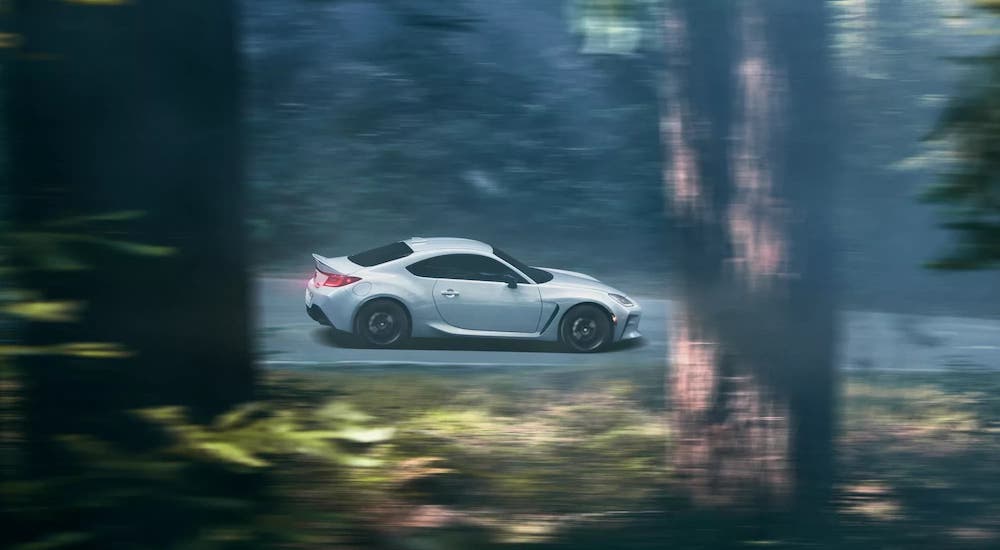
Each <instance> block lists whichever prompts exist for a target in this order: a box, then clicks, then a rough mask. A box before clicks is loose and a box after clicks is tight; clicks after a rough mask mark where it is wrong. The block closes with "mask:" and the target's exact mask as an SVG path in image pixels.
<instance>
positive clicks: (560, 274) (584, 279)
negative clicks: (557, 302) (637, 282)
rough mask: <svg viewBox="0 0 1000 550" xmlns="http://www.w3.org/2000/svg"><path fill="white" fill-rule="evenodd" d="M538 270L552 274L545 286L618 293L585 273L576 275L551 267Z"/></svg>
mask: <svg viewBox="0 0 1000 550" xmlns="http://www.w3.org/2000/svg"><path fill="white" fill-rule="evenodd" d="M538 269H544V270H545V271H548V272H549V273H551V274H552V280H551V281H549V282H548V283H545V284H556V285H560V286H577V287H587V288H593V289H597V290H603V291H606V292H619V291H618V290H616V289H615V288H613V287H610V286H608V285H606V284H604V283H602V282H601V281H598V280H597V279H595V278H593V277H591V276H590V275H587V274H585V273H577V272H576V271H567V270H565V269H553V268H551V267H539V268H538Z"/></svg>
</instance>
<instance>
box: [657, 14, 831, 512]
mask: <svg viewBox="0 0 1000 550" xmlns="http://www.w3.org/2000/svg"><path fill="white" fill-rule="evenodd" d="M672 6H673V7H671V8H670V9H668V11H667V12H666V20H665V26H664V35H665V38H666V41H667V44H666V52H667V56H668V58H667V78H666V82H665V85H664V86H665V88H664V107H663V111H662V118H661V133H662V142H663V144H664V148H665V152H664V155H665V163H664V166H665V169H664V182H665V184H666V186H667V191H666V196H667V197H668V205H667V208H668V210H669V211H670V213H671V215H672V217H673V219H674V221H675V227H674V230H673V236H674V240H675V242H674V249H673V250H675V251H676V254H675V255H676V263H677V268H678V273H677V279H678V282H679V284H680V285H681V287H680V289H679V290H680V291H681V292H680V293H679V295H680V296H681V298H682V301H683V304H682V306H681V308H680V311H679V312H678V314H677V315H676V317H675V319H673V326H672V331H671V332H672V337H671V339H672V342H671V354H672V358H671V359H672V360H671V366H670V373H669V389H668V392H669V395H668V397H669V399H670V400H671V402H672V405H673V413H672V414H673V420H672V422H673V426H674V433H675V435H676V438H675V443H674V447H673V448H672V451H671V453H672V457H671V460H672V463H673V464H674V466H675V468H676V470H677V471H678V472H679V473H680V476H681V479H682V487H683V489H684V490H685V491H686V492H687V493H688V494H689V495H690V496H691V498H692V500H693V501H694V502H695V503H697V504H700V505H707V506H710V507H711V506H715V507H723V508H725V509H730V510H732V509H742V510H757V511H760V510H765V511H768V513H770V512H775V513H781V512H793V513H792V516H791V517H793V519H794V521H796V522H798V525H799V527H802V528H803V529H814V528H816V527H817V526H821V525H822V524H823V522H824V518H825V517H826V514H825V510H826V507H827V505H828V503H829V501H830V497H831V485H832V480H833V463H834V455H833V450H834V449H833V443H832V441H833V439H832V438H833V425H834V395H835V394H834V364H833V352H834V343H835V341H836V337H835V334H834V330H835V326H834V320H835V319H834V314H835V311H834V305H835V299H836V298H835V291H834V276H833V266H834V263H833V256H834V246H833V241H832V232H831V231H832V228H831V226H830V218H831V209H832V205H831V201H830V197H831V190H832V189H831V188H832V184H833V172H832V170H831V166H833V162H832V161H833V159H834V156H833V154H832V146H833V140H832V139H831V126H832V125H831V116H832V112H833V111H832V106H831V96H830V92H831V75H830V64H829V54H828V52H827V30H826V7H825V5H824V3H822V2H778V1H747V2H740V3H730V2H722V1H704V2H675V3H674V4H672Z"/></svg>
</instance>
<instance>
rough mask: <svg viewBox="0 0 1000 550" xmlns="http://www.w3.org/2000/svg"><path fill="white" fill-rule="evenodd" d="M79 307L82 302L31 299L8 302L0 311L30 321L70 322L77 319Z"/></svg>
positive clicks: (81, 306) (81, 307)
mask: <svg viewBox="0 0 1000 550" xmlns="http://www.w3.org/2000/svg"><path fill="white" fill-rule="evenodd" d="M81 309H83V302H70V301H31V302H16V303H13V304H9V305H7V306H4V307H3V309H2V311H3V312H4V313H7V314H9V315H13V316H15V317H21V318H24V319H29V320H31V321H42V322H48V323H71V322H74V321H76V320H77V313H79V311H80V310H81Z"/></svg>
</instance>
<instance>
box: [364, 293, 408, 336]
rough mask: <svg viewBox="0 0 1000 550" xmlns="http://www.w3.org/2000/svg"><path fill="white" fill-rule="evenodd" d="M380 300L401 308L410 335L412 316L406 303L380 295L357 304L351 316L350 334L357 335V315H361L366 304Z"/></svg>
mask: <svg viewBox="0 0 1000 550" xmlns="http://www.w3.org/2000/svg"><path fill="white" fill-rule="evenodd" d="M380 300H385V301H388V302H396V303H397V304H399V307H401V308H403V313H405V314H406V320H407V321H408V322H409V325H410V333H411V334H412V333H413V314H412V313H410V307H409V306H408V305H406V302H404V301H402V300H400V299H399V298H397V297H396V296H391V295H387V294H382V295H379V296H370V297H368V298H365V299H364V300H363V301H362V302H361V303H359V304H358V306H357V307H355V308H354V313H352V314H351V333H352V334H357V332H358V314H359V313H361V310H362V309H363V308H364V307H365V306H367V305H368V304H370V303H372V302H377V301H380Z"/></svg>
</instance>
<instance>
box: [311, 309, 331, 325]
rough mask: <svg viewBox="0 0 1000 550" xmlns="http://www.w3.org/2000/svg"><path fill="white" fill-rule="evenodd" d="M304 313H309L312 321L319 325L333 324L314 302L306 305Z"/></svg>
mask: <svg viewBox="0 0 1000 550" xmlns="http://www.w3.org/2000/svg"><path fill="white" fill-rule="evenodd" d="M306 313H308V314H309V317H311V318H312V320H313V321H316V322H317V323H319V324H321V325H324V326H327V327H332V326H333V323H332V322H330V318H329V317H327V316H326V314H325V313H323V310H322V309H320V308H319V306H318V305H316V304H313V305H311V306H308V307H306Z"/></svg>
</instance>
